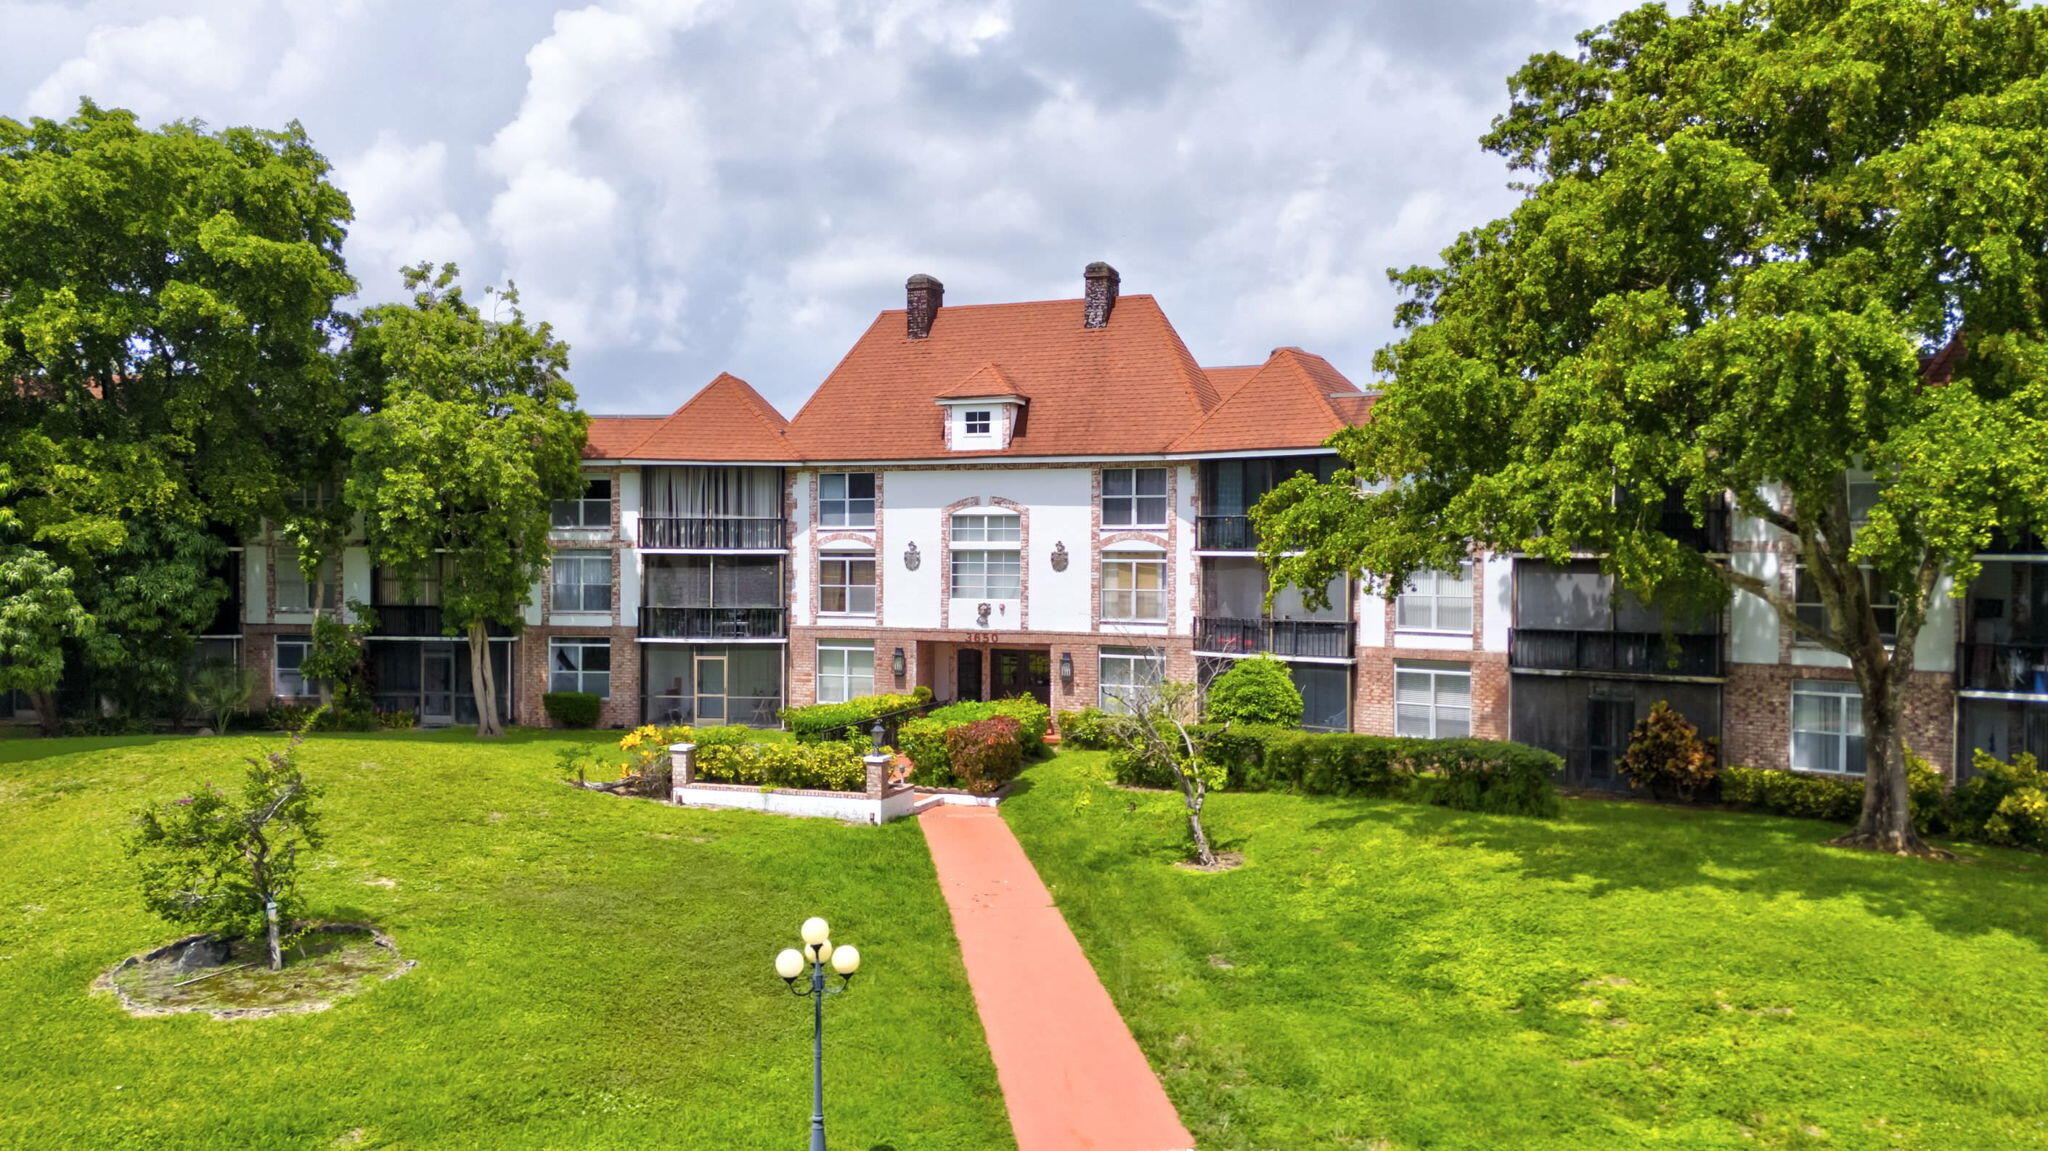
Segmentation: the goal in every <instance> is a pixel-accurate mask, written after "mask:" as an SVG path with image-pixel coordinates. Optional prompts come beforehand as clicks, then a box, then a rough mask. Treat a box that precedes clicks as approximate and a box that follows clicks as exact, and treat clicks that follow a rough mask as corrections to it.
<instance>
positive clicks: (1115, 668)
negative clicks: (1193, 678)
mask: <svg viewBox="0 0 2048 1151" xmlns="http://www.w3.org/2000/svg"><path fill="white" fill-rule="evenodd" d="M1098 671H1099V674H1098V676H1097V680H1098V682H1099V683H1100V685H1101V686H1100V688H1099V689H1098V690H1097V692H1096V697H1097V698H1096V702H1097V704H1098V705H1099V706H1100V707H1101V708H1102V710H1104V711H1107V712H1114V713H1116V714H1118V715H1124V714H1128V713H1129V711H1130V706H1129V705H1130V703H1131V702H1134V696H1135V694H1136V693H1137V692H1138V691H1139V690H1141V689H1143V688H1147V687H1152V686H1155V685H1157V684H1159V683H1160V682H1161V681H1163V680H1164V679H1165V678H1166V653H1165V652H1162V651H1160V650H1159V649H1158V648H1150V647H1106V648H1103V649H1102V655H1101V663H1100V665H1099V667H1098Z"/></svg>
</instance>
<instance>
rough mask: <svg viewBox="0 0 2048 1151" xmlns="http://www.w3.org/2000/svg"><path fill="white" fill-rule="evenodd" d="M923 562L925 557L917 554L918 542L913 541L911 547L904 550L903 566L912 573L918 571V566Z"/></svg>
mask: <svg viewBox="0 0 2048 1151" xmlns="http://www.w3.org/2000/svg"><path fill="white" fill-rule="evenodd" d="M923 562H924V557H923V556H921V555H919V554H917V541H916V540H911V541H910V546H909V547H907V548H904V549H903V566H904V567H905V568H908V569H909V570H911V571H916V570H917V565H919V564H921V563H923Z"/></svg>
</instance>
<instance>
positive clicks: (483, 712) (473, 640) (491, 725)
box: [469, 619, 505, 739]
mask: <svg viewBox="0 0 2048 1151" xmlns="http://www.w3.org/2000/svg"><path fill="white" fill-rule="evenodd" d="M469 688H470V692H471V694H473V695H475V696H476V734H477V737H478V738H480V739H481V738H484V737H487V736H493V735H503V734H505V726H504V724H503V723H502V722H501V721H500V720H499V718H498V687H497V684H496V682H494V681H493V679H492V677H491V642H490V636H489V633H487V632H486V631H485V630H484V621H482V620H480V619H475V620H471V621H469Z"/></svg>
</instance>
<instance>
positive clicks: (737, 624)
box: [640, 607, 785, 639]
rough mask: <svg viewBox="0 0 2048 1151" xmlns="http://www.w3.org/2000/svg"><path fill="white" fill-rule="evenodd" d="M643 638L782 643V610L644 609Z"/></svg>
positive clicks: (718, 608) (719, 608) (729, 608)
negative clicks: (775, 641)
mask: <svg viewBox="0 0 2048 1151" xmlns="http://www.w3.org/2000/svg"><path fill="white" fill-rule="evenodd" d="M640 634H641V635H643V636H646V637H648V638H650V639H780V638H782V636H783V635H784V634H785V633H784V631H783V626H782V609H781V608H779V607H643V608H641V609H640Z"/></svg>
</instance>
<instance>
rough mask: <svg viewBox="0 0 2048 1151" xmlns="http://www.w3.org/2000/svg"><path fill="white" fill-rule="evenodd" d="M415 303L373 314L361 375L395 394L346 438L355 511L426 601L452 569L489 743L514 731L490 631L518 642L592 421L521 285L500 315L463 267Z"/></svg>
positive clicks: (448, 585) (419, 273) (445, 601)
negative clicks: (523, 308)
mask: <svg viewBox="0 0 2048 1151" xmlns="http://www.w3.org/2000/svg"><path fill="white" fill-rule="evenodd" d="M405 279H406V286H407V287H408V288H409V289H410V290H411V291H412V292H413V298H412V302H411V303H409V304H388V305H383V306H380V307H375V308H371V309H369V310H368V311H366V312H365V313H364V314H363V322H362V327H361V330H360V332H359V333H358V335H357V339H356V344H355V348H354V350H353V359H352V363H353V369H354V372H355V373H356V374H357V375H358V376H360V377H362V378H364V379H366V380H370V381H374V385H375V387H376V388H377V389H378V390H379V391H380V393H381V395H382V397H383V398H382V402H381V404H380V406H379V407H378V409H377V410H376V411H374V412H370V413H366V414H364V415H361V416H357V417H355V418H353V419H351V420H350V421H349V423H348V425H347V426H346V428H345V430H344V434H345V436H346V438H347V440H348V444H349V447H350V449H351V452H352V462H351V470H350V472H349V477H348V485H347V492H348V502H349V504H350V505H351V506H352V507H355V508H357V509H359V510H360V511H361V512H362V515H363V527H364V531H365V533H366V535H367V538H368V542H369V546H370V552H371V554H372V556H373V557H374V558H375V559H376V561H377V562H378V563H379V564H382V565H384V566H385V567H388V568H390V569H391V570H392V571H394V572H395V573H397V574H398V577H399V579H400V580H401V582H403V583H404V584H406V585H408V586H409V587H413V588H416V587H417V586H418V584H419V581H420V579H421V578H422V577H423V576H425V575H426V574H427V573H428V572H429V571H430V570H433V569H435V568H436V567H439V568H440V570H441V571H442V580H441V610H442V616H443V618H444V620H445V621H446V623H447V626H448V627H449V628H450V629H451V634H452V632H453V629H458V628H459V629H460V631H461V633H462V634H465V635H467V636H468V638H469V653H470V682H471V685H472V687H473V689H474V690H475V693H476V701H477V734H478V735H479V736H486V735H497V734H499V732H501V731H502V730H503V722H502V719H501V718H500V716H499V715H498V705H497V690H496V683H495V681H494V676H493V672H492V669H491V664H490V653H489V645H488V629H489V626H490V625H491V624H501V625H504V626H507V627H510V628H513V629H515V630H516V629H517V628H518V627H519V626H520V624H521V622H522V620H523V611H522V609H523V608H524V607H525V605H526V604H527V602H528V600H529V598H530V596H531V594H532V590H533V586H534V581H535V580H536V579H538V578H539V577H540V575H541V572H542V571H543V570H544V569H545V568H546V566H547V563H548V559H549V557H550V555H551V554H552V552H551V549H550V547H549V544H548V535H549V531H550V519H549V506H550V504H551V503H552V501H554V500H558V499H572V498H574V497H575V496H576V495H577V494H578V493H579V492H580V491H581V490H582V479H581V467H580V461H581V459H582V455H583V442H584V432H585V428H586V427H587V425H588V424H589V417H587V416H586V415H584V414H583V413H582V412H580V411H578V410H577V409H576V390H575V389H574V388H573V387H571V386H570V384H569V381H568V378H567V373H568V370H569V348H568V345H566V344H564V343H562V342H561V341H559V340H557V339H555V338H554V334H553V332H552V331H551V330H550V328H549V327H548V325H547V324H546V323H539V324H529V323H528V322H527V320H526V317H525V315H524V314H523V313H521V312H520V310H519V296H518V293H517V292H516V291H515V290H514V289H512V288H511V287H509V286H508V287H507V288H505V289H504V290H503V291H501V292H489V291H487V292H486V295H495V296H496V297H497V302H496V306H495V307H494V308H493V309H492V312H491V313H490V314H488V315H486V314H485V313H484V312H483V311H482V310H481V309H479V308H478V307H477V306H476V305H475V304H473V303H471V302H470V301H469V300H468V299H467V298H465V297H464V296H463V294H462V289H461V287H460V286H459V285H458V284H457V282H456V279H457V272H456V268H455V266H454V265H453V264H448V265H444V266H442V267H441V268H440V269H438V270H436V269H435V268H433V267H432V266H430V265H427V264H421V265H418V266H416V267H411V268H407V269H406V270H405Z"/></svg>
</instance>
